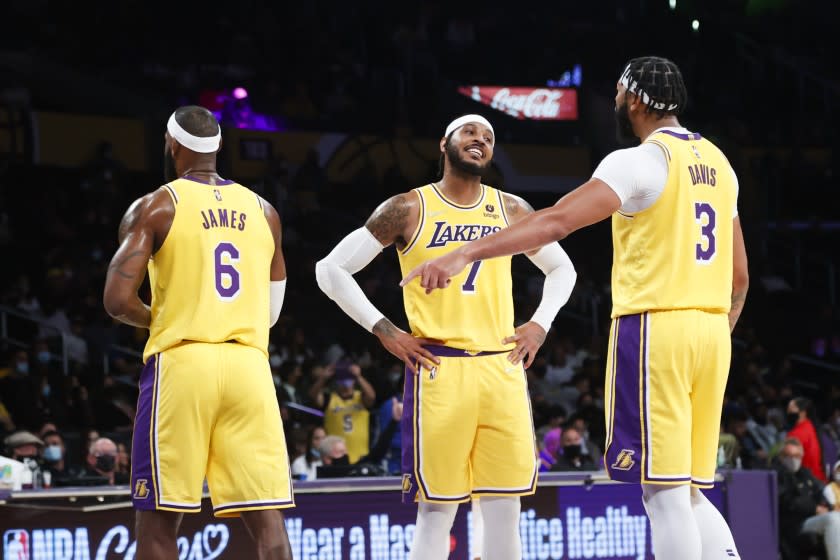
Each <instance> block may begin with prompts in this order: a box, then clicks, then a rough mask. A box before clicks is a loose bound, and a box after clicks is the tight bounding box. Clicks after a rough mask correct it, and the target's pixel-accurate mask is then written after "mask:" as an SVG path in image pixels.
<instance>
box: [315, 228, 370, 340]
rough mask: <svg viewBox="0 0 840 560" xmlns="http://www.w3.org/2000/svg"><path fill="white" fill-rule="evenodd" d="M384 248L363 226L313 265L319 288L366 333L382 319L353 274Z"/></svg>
mask: <svg viewBox="0 0 840 560" xmlns="http://www.w3.org/2000/svg"><path fill="white" fill-rule="evenodd" d="M382 249H384V247H383V245H382V244H381V243H380V242H379V241H378V240H377V239H376V238H375V237H374V236H373V234H372V233H371V232H370V231H369V230H368V229H367V228H365V227H360V228H359V229H357V230H355V231H353V232H351V233H350V234H348V235H347V237H345V238H344V239H342V240H341V242H340V243H339V244H338V245H336V246H335V249H333V250H332V252H330V254H329V255H327V256H326V257H324V258H323V259H321V260H320V261H318V263H317V264H316V265H315V279H316V280H317V281H318V287H319V288H321V291H322V292H324V293H325V294H327V296H328V297H329V298H330V299H331V300H333V301H334V302H336V303H337V304H338V306H339V307H340V308H341V309H342V310H343V311H344V312H345V313H347V315H349V316H350V318H351V319H353V320H354V321H356V322H357V323H359V324H360V325H361V326H363V327H364V328H365V329H367V330H368V331H371V330H372V329H373V326H374V325H375V324H376V323H377V322H378V321H379V320H380V319H382V318H383V317H385V316H384V315H383V314H382V313H381V312H380V311H379V310H378V309H376V307H374V306H373V304H372V303H371V302H370V300H369V299H368V298H367V296H365V293H364V292H363V291H362V288H361V287H360V286H359V284H358V282H356V280H354V279H353V275H354V274H355V273H357V272H358V271H360V270H361V269H363V268H364V267H366V266H367V265H368V264H369V263H370V261H372V260H373V259H374V258H376V255H378V254H379V253H381V252H382Z"/></svg>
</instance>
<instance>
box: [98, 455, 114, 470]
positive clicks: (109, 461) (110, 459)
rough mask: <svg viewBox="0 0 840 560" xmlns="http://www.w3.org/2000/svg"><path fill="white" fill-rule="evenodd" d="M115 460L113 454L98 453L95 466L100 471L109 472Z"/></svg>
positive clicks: (112, 468)
mask: <svg viewBox="0 0 840 560" xmlns="http://www.w3.org/2000/svg"><path fill="white" fill-rule="evenodd" d="M116 462H117V459H116V457H114V456H113V455H100V456H99V457H97V458H96V468H97V469H98V470H100V471H102V472H111V471H112V470H114V465H116Z"/></svg>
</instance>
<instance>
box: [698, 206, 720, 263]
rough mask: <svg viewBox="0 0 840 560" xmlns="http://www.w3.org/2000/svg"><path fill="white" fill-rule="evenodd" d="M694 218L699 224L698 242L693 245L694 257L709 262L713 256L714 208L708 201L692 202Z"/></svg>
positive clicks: (700, 261) (702, 261)
mask: <svg viewBox="0 0 840 560" xmlns="http://www.w3.org/2000/svg"><path fill="white" fill-rule="evenodd" d="M694 219H695V220H696V221H697V223H698V224H699V225H700V238H701V239H700V243H697V244H696V245H695V251H694V258H695V259H696V260H697V262H698V263H699V264H709V263H710V262H712V259H713V258H715V225H716V223H715V209H714V208H713V207H712V205H711V204H709V203H708V202H695V203H694Z"/></svg>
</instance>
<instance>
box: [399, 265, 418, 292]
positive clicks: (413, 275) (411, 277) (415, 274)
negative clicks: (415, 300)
mask: <svg viewBox="0 0 840 560" xmlns="http://www.w3.org/2000/svg"><path fill="white" fill-rule="evenodd" d="M421 267H422V265H421V266H418V267H416V268H415V269H414V270H412V271H411V272H409V273H408V276H406V277H405V278H403V279H402V280H401V281H400V287H403V286H405V285H406V284H408V283H409V282H411V281H412V280H414V279H415V278H417V277H418V276H420V269H421Z"/></svg>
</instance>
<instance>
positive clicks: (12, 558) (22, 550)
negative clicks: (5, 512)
mask: <svg viewBox="0 0 840 560" xmlns="http://www.w3.org/2000/svg"><path fill="white" fill-rule="evenodd" d="M29 558H31V553H30V546H29V533H27V532H26V531H24V530H23V529H9V530H8V531H6V532H5V533H3V560H29Z"/></svg>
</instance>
